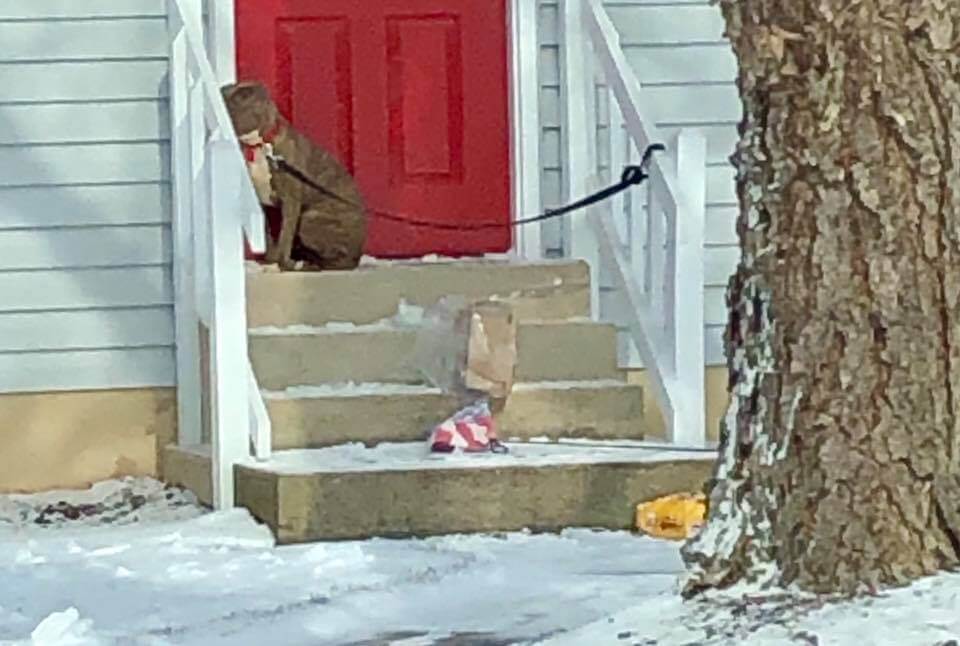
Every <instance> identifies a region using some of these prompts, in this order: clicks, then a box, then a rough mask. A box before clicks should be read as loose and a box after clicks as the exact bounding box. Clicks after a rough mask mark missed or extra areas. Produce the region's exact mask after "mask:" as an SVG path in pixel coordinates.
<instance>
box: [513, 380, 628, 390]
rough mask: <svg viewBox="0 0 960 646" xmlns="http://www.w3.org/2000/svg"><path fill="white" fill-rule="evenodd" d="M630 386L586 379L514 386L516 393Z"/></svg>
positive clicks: (527, 382)
mask: <svg viewBox="0 0 960 646" xmlns="http://www.w3.org/2000/svg"><path fill="white" fill-rule="evenodd" d="M626 386H629V384H628V383H627V382H625V381H618V380H616V379H586V380H580V381H523V382H519V383H516V384H514V386H513V389H514V391H520V392H526V391H531V390H593V389H597V390H599V389H603V388H624V387H626Z"/></svg>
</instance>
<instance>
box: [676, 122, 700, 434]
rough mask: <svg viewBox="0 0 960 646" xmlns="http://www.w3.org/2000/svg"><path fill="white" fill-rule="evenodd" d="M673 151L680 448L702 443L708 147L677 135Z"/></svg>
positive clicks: (686, 134)
mask: <svg viewBox="0 0 960 646" xmlns="http://www.w3.org/2000/svg"><path fill="white" fill-rule="evenodd" d="M672 147H673V148H674V150H675V151H676V154H675V157H676V170H677V186H678V188H679V192H678V195H677V201H678V204H677V207H678V208H677V220H676V236H677V246H676V259H675V260H676V275H675V276H674V280H673V286H674V289H675V290H676V292H675V294H674V298H673V299H672V300H673V302H674V303H675V307H676V310H675V312H674V316H673V321H674V324H673V327H672V330H670V333H671V334H672V335H673V338H672V339H671V345H672V347H673V352H674V355H673V360H674V365H675V366H676V377H677V381H678V382H679V384H680V385H681V392H682V394H683V399H682V401H680V402H679V404H680V411H681V414H680V415H679V416H678V418H679V422H678V424H677V425H676V428H675V430H674V436H673V441H674V442H675V443H677V444H681V445H684V446H702V445H704V444H705V442H706V430H707V429H706V411H705V408H706V390H705V386H704V376H705V365H704V364H705V362H706V361H705V354H704V328H703V319H704V314H703V280H704V254H703V239H704V226H705V223H704V217H705V213H706V163H707V143H706V138H705V137H704V135H703V133H702V132H700V131H698V130H693V129H684V130H681V131H680V133H679V135H678V136H677V138H676V140H675V142H674V143H673V146H672Z"/></svg>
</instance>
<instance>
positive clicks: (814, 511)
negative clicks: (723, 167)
mask: <svg viewBox="0 0 960 646" xmlns="http://www.w3.org/2000/svg"><path fill="white" fill-rule="evenodd" d="M720 5H721V7H722V10H723V13H724V17H725V19H726V22H727V35H728V37H729V38H730V40H731V41H732V44H733V49H734V52H735V54H736V56H737V59H738V61H739V65H740V72H739V78H738V86H739V89H740V95H741V99H742V102H743V121H742V123H741V125H740V142H739V144H738V146H737V151H736V153H735V154H734V156H733V158H732V160H733V162H734V164H735V165H736V167H737V190H738V195H739V200H740V206H741V211H740V215H739V218H738V222H737V232H738V236H739V239H740V245H741V249H742V259H741V262H740V264H739V266H738V268H737V271H736V273H735V274H734V276H733V277H732V278H731V281H730V285H729V288H728V292H727V303H728V306H729V308H730V311H729V321H728V325H727V330H726V336H725V343H726V352H727V362H728V369H729V374H730V389H731V403H730V408H729V410H728V412H727V416H726V419H725V422H724V424H723V428H722V429H721V457H720V459H719V461H718V464H717V468H716V473H715V477H714V480H713V483H712V490H711V495H710V510H709V516H708V523H707V526H706V527H705V529H704V530H703V531H702V532H701V533H700V534H699V536H697V537H695V538H694V539H693V540H691V541H690V542H688V544H687V545H685V546H684V557H685V560H686V562H687V565H688V570H689V574H690V578H689V580H688V584H687V588H686V591H687V593H688V594H694V593H696V592H697V591H700V590H702V589H704V588H709V587H724V586H727V585H730V584H733V583H735V582H739V581H743V580H748V581H758V582H770V583H778V584H790V583H797V584H799V585H800V586H801V587H803V588H806V589H808V590H811V591H815V592H857V591H859V590H862V589H863V588H864V587H866V588H868V589H869V588H874V587H878V586H882V585H897V584H903V583H906V582H908V581H910V580H912V579H914V578H916V577H919V576H922V575H926V574H930V573H933V572H935V571H937V570H938V569H941V568H946V567H951V566H956V565H957V564H958V562H960V485H958V479H957V474H958V460H960V445H958V441H960V434H958V412H957V404H958V402H957V398H958V397H960V347H958V343H960V309H958V294H960V170H958V167H957V161H958V160H960V59H958V53H957V52H958V51H960V45H958V42H960V0H909V1H904V0H720Z"/></svg>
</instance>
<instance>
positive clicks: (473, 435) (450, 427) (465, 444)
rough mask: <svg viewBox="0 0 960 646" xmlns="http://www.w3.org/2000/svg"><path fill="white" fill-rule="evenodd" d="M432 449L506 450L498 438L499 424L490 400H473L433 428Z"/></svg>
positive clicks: (437, 450)
mask: <svg viewBox="0 0 960 646" xmlns="http://www.w3.org/2000/svg"><path fill="white" fill-rule="evenodd" d="M430 450H431V451H433V452H434V453H454V452H456V451H462V452H464V453H482V452H486V451H493V452H497V453H499V452H505V451H506V450H507V449H506V447H505V446H504V445H503V444H501V443H500V441H499V440H498V439H497V429H496V424H495V423H494V421H493V415H491V414H490V405H489V404H488V403H487V402H485V401H484V402H480V403H477V404H472V405H470V406H467V407H466V408H463V409H461V410H460V411H458V412H457V413H456V414H455V415H454V416H453V417H450V418H449V419H447V420H445V421H444V422H443V423H442V424H439V425H438V426H437V427H435V428H434V429H433V432H432V433H431V434H430Z"/></svg>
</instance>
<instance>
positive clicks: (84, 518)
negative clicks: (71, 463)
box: [0, 477, 203, 558]
mask: <svg viewBox="0 0 960 646" xmlns="http://www.w3.org/2000/svg"><path fill="white" fill-rule="evenodd" d="M202 513H203V508H202V507H201V506H200V504H199V503H198V502H197V499H196V496H194V495H193V493H191V492H190V491H186V490H184V489H180V488H178V487H169V486H167V485H165V484H164V483H162V482H160V481H158V480H155V479H153V478H134V477H130V478H123V479H120V480H108V481H105V482H99V483H96V484H94V485H93V486H92V487H90V488H89V489H83V490H75V491H74V490H71V491H47V492H43V493H38V494H11V495H6V496H2V497H0V540H2V539H3V537H4V536H5V535H6V533H7V532H23V531H26V530H30V529H40V530H42V529H44V528H51V527H60V526H64V525H70V526H72V527H80V526H98V525H102V524H105V523H109V524H113V525H125V524H130V523H142V522H157V521H169V520H177V519H183V518H194V517H196V516H199V515H200V514H202ZM24 558H26V557H24Z"/></svg>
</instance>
